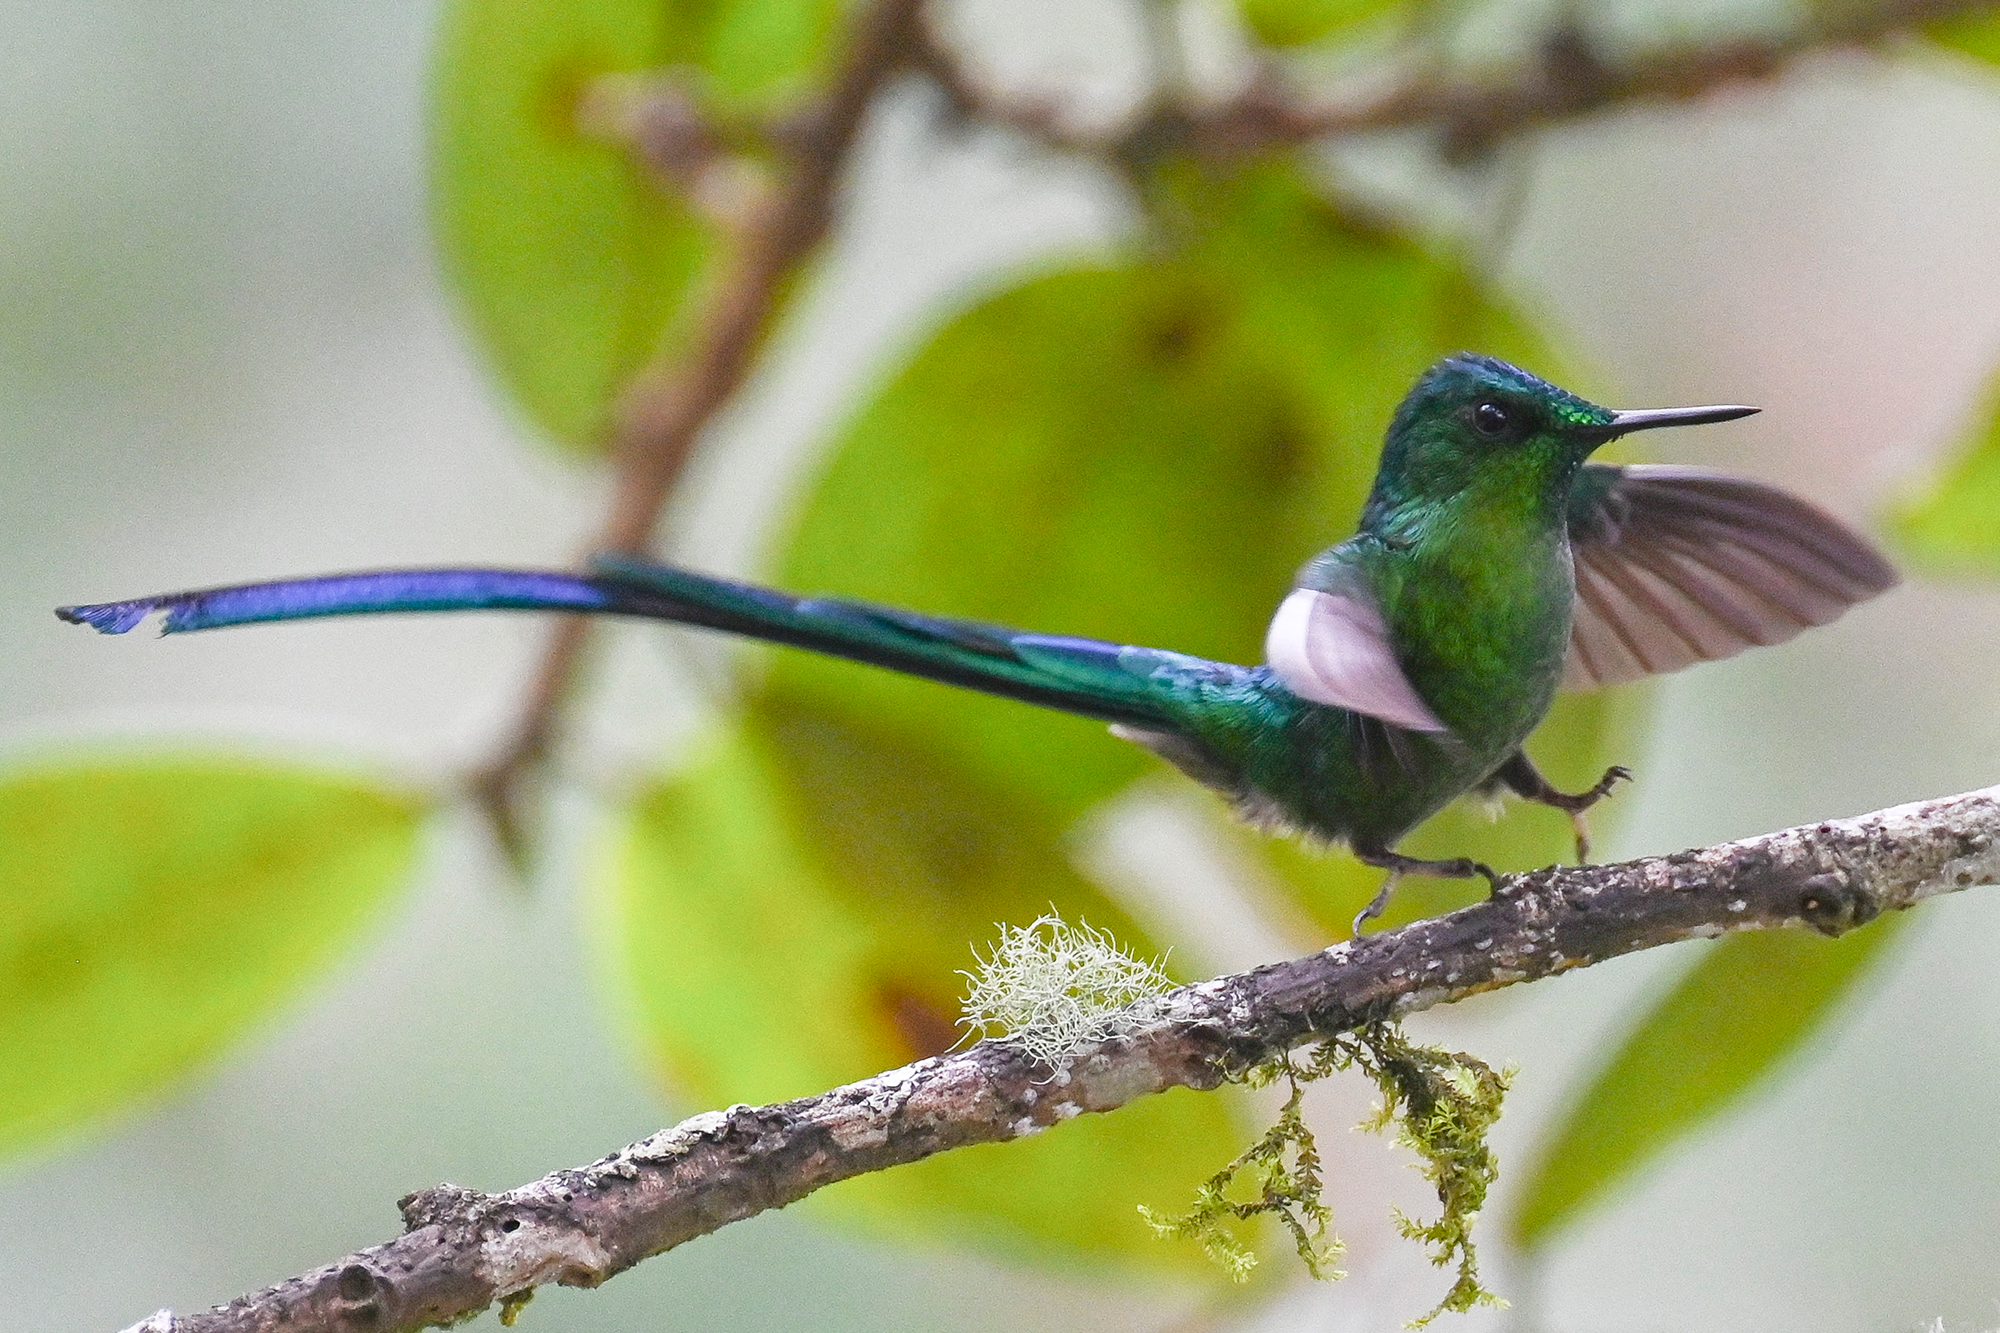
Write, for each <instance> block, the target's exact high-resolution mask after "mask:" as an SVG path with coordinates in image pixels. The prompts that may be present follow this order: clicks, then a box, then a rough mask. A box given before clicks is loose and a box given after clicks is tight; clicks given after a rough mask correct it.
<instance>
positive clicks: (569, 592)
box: [56, 556, 1193, 729]
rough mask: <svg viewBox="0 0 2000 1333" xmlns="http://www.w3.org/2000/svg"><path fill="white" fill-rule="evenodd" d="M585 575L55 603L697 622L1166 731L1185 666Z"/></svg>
mask: <svg viewBox="0 0 2000 1333" xmlns="http://www.w3.org/2000/svg"><path fill="white" fill-rule="evenodd" d="M594 565H595V569H596V572H595V573H593V574H590V575H575V574H556V573H543V572H538V571H533V570H507V569H415V570H380V571H376V572H372V573H362V574H335V575H330V576H327V577H323V578H310V579H286V580H282V581H278V582H272V583H247V584H240V585H236V586H233V587H227V588H209V589H204V590H200V591H195V592H182V593H168V594H165V595H162V596H158V597H141V598H137V599H135V600H132V601H126V602H105V603H101V604H98V605H93V606H65V607H61V608H59V609H58V610H57V611H56V614H57V615H58V616H60V617H61V618H62V619H64V620H67V621H70V622H72V623H74V624H79V625H89V626H91V627H92V628H94V629H96V630H99V631H101V632H102V633H105V634H123V633H125V632H126V631H128V630H130V629H132V628H134V627H135V626H137V625H139V624H140V623H141V622H143V621H144V620H145V619H146V618H147V617H148V616H150V615H152V614H153V613H154V612H161V613H163V614H164V619H163V621H162V624H161V632H162V633H165V634H181V633H187V632H190V631H193V630H204V629H220V628H222V627H224V626H227V625H248V624H254V623H257V622H260V621H276V620H309V619H314V618H316V617H320V616H343V615H366V614H371V613H377V612H394V611H480V610H506V611H580V612H586V613H596V614H601V615H623V616H639V617H644V618H647V619H652V620H666V621H672V622H675V623H677V624H682V625H698V626H702V627H704V628H708V629H716V630H723V631H725V632H728V633H731V634H742V635H746V636H748V637H750V638H756V639H765V640H768V641H770V642H773V643H783V644H790V645H793V646H795V647H800V648H809V649H811V650H813V651H815V652H821V653H828V654H831V655H833V656H836V657H845V658H850V659H852V660H854V661H857V662H866V663H869V664H871V665H874V666H880V667H887V668H889V669H891V670H894V671H902V672H906V673H908V674H910V675H916V676H924V677H927V678H928V679H931V680H937V681H943V682H945V683H946V684H951V685H960V686H964V687H966V688H969V689H975V690H982V691H985V692H986V693H989V694H998V695H1003V696H1005V697H1007V698H1011V699H1019V700H1022V701H1023V702H1026V703H1033V704H1040V705H1042V706H1044V707H1048V708H1057V709H1061V710H1063V711H1065V712H1071V713H1080V714H1082V715H1084V716H1086V717H1094V718H1098V719H1100V720H1102V721H1106V722H1121V723H1125V724H1127V725H1131V726H1139V727H1149V728H1160V727H1166V728H1169V729H1172V727H1173V718H1172V716H1171V715H1170V714H1169V712H1168V711H1167V707H1166V705H1167V700H1166V698H1165V693H1166V692H1165V690H1164V688H1163V686H1164V683H1165V682H1164V680H1163V679H1162V672H1163V671H1164V672H1171V671H1172V670H1173V669H1174V668H1175V667H1176V666H1179V665H1182V664H1188V665H1192V664H1193V660H1192V659H1187V658H1183V657H1181V656H1180V655H1179V654H1176V653H1167V652H1162V651H1159V650H1157V649H1150V648H1132V647H1125V646H1121V645H1119V644H1113V643H1106V642H1103V641H1101V640H1096V639H1076V638H1067V637H1062V636H1057V635H1048V634H1027V633H1021V632H1019V631H1015V630H1009V629H1002V628H999V627H997V626H993V625H982V624H979V623H977V622H974V621H968V620H950V619H946V618H943V617H939V616H926V615H919V614H917V613H915V612H910V611H899V610H895V609H894V608H891V607H883V606H874V605H870V604H869V603H866V602H851V601H843V600H839V599H834V598H826V597H793V596H791V595H789V594H786V593H781V592H776V591H774V590H772V589H769V588H760V587H757V586H755V585H754V584H747V583H735V582H731V581H730V580H727V579H718V578H712V577H710V576H708V575H705V574H696V573H694V572H692V571H690V570H685V569H676V568H674V567H672V566H669V565H655V564H650V563H647V562H644V561H638V560H628V559H624V558H619V557H609V556H607V557H600V558H599V559H598V560H597V561H595V562H594Z"/></svg>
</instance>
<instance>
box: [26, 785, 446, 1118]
mask: <svg viewBox="0 0 2000 1333" xmlns="http://www.w3.org/2000/svg"><path fill="white" fill-rule="evenodd" d="M421 813H422V810H421V807H420V805H419V803H418V802H417V801H416V800H414V799H412V798H411V797H409V796H406V795H401V794H396V793H391V792H386V791H383V790H380V789H378V788H376V787H373V786H370V785H367V784H364V783H362V782H359V781H357V780H355V779H351V778H345V777H337V776H333V775H330V774H323V773H316V772H312V771H309V770H304V769H296V768H285V767H278V766H274V765H268V764H260V763H253V762H250V761H247V760H232V759H219V758H186V759H172V758H158V759H127V760H120V761H112V760H106V761H101V762H93V763H82V764H75V765H60V766H45V767H33V768H17V769H16V770H14V771H13V772H11V773H7V774H5V775H4V776H0V1070H4V1071H6V1072H5V1075H4V1077H0V1150H5V1149H14V1148H18V1147H20V1146H21V1145H23V1144H26V1143H29V1142H31V1141H33V1140H36V1139H40V1138H44V1137H46V1136H48V1135H50V1134H52V1133H55V1132H57V1131H59V1130H63V1129H67V1128H70V1127H71V1126H74V1125H76V1124H78V1123H81V1122H83V1121H85V1120H87V1119H90V1118H92V1117H95V1116H98V1115H101V1114H103V1113H104V1112H106V1111H110V1110H113V1109H116V1108H118V1107H121V1106H124V1105H126V1104H128V1103H130V1102H132V1101H134V1100H136V1099H138V1098H140V1097H142V1096H145V1095H147V1094H149V1093H152V1092H155V1091H157V1090H158V1089H160V1088H161V1087H163V1086H165V1085H167V1084H168V1083H170V1082H171V1081H173V1080H174V1079H176V1078H178V1077H179V1076H181V1075H182V1074H184V1073H185V1072H186V1071H187V1070H188V1069H189V1068H190V1067H191V1066H194V1065H195V1064H197V1063H198V1062H200V1061H201V1060H203V1059H205V1058H207V1057H210V1056H212V1055H214V1054H215V1053H216V1052H217V1051H219V1050H221V1049H223V1048H224V1047H226V1046H227V1045H228V1044H229V1043H230V1042H232V1041H234V1040H236V1039H237V1038H239V1037H241V1036H242V1035H243V1034H244V1032H245V1031H246V1030H248V1029H249V1027H250V1026H251V1025H252V1024H254V1023H255V1022H256V1021H257V1020H259V1019H260V1018H263V1017H264V1016H265V1015H267V1014H268V1013H270V1011H271V1010H272V1009H273V1008H274V1007H275V1006H277V1005H279V1004H281V1003H283V1002H284V1001H286V1000H288V999H290V998H291V997H292V996H293V995H295V994H297V993H298V991H299V990H300V989H301V988H302V987H303V986H304V985H305V984H307V983H308V982H309V981H310V980H311V979H312V978H313V977H314V976H315V975H316V974H318V973H319V972H320V971H322V970H323V969H324V968H325V967H326V966H327V964H328V963H329V962H331V961H332V960H333V959H334V958H336V957H337V956H339V954H340V953H341V952H342V950H344V949H345V948H347V947H348V946H349V945H350V944H352V942H353V941H354V939H355V936H356V934H357V932H358V931H359V930H360V928H361V926H362V925H363V924H364V923H365V922H366V921H367V919H368V918H369V917H370V916H371V915H372V914H373V913H374V912H375V910H376V909H377V908H378V907H379V905H380V904H381V902H382V901H383V899H384V898H385V897H386V896H387V895H388V894H389V893H390V892H391V891H392V890H393V889H394V888H395V887H396V886H397V885H398V884H399V883H400V882H401V880H402V879H403V878H404V876H405V875H406V874H407V873H408V871H409V867H410V861H411V854H412V850H413V848H414V846H415V839H416V830H417V824H418V820H419V817H420V815H421Z"/></svg>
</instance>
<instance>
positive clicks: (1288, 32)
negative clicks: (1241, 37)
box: [1236, 0, 1401, 46]
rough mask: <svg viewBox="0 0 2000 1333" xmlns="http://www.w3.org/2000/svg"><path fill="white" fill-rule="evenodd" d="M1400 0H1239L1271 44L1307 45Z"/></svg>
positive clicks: (1352, 26) (1385, 10)
mask: <svg viewBox="0 0 2000 1333" xmlns="http://www.w3.org/2000/svg"><path fill="white" fill-rule="evenodd" d="M1400 5H1401V0H1236V7H1237V10H1238V11H1239V12H1240V13H1241V14H1242V15H1243V21H1244V22H1245V23H1247V24H1249V25H1250V30H1251V31H1252V32H1254V33H1256V34H1257V37H1258V39H1259V40H1261V41H1263V42H1265V43H1266V44H1268V45H1271V46H1305V45H1308V44H1310V43H1312V42H1317V41H1322V40H1324V39H1326V38H1328V37H1331V36H1333V35H1335V34H1336V33H1344V32H1351V31H1352V30H1353V29H1355V28H1358V27H1360V26H1361V25H1362V24H1364V23H1366V22H1368V21H1369V20H1371V19H1375V18H1379V17H1381V16H1382V15H1384V14H1387V13H1390V12H1391V11H1393V10H1395V9H1397V8H1399V7H1400Z"/></svg>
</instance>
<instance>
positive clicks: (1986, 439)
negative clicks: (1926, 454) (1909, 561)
mask: <svg viewBox="0 0 2000 1333" xmlns="http://www.w3.org/2000/svg"><path fill="white" fill-rule="evenodd" d="M1976 420H1977V421H1978V422H1979V427H1978V430H1977V432H1976V434H1975V436H1974V438H1973V439H1972V440H1971V441H1969V442H1968V444H1967V445H1966V447H1964V448H1963V449H1962V450H1961V451H1960V452H1959V455H1958V457H1957V458H1956V459H1955V460H1953V461H1952V462H1951V463H1950V464H1949V465H1948V466H1947V467H1946V468H1945V469H1944V471H1943V473H1942V474H1941V475H1940V476H1939V477H1938V478H1937V480H1936V481H1935V482H1933V483H1932V484H1931V485H1930V486H1929V487H1927V488H1926V489H1925V491H1924V492H1923V494H1921V495H1919V496H1916V497H1914V498H1912V499H1909V500H1907V501H1905V502H1904V503H1903V504H1902V505H1901V506H1899V508H1898V509H1897V511H1896V514H1895V517H1894V524H1895V531H1896V535H1897V536H1898V537H1900V538H1901V539H1902V542H1903V545H1904V546H1905V547H1906V548H1907V549H1908V550H1909V551H1910V553H1911V554H1912V555H1914V556H1915V557H1916V558H1917V560H1918V561H1919V562H1921V563H1922V564H1924V565H1926V566H1928V567H1930V568H1931V569H1934V570H1937V571H1939V572H1941V573H1949V574H1970V575H1981V576H1985V577H1989V578H1990V577H1992V576H1994V575H1996V574H2000V523H1996V522H1995V521H1994V515H1995V514H2000V376H1996V377H1995V378H1994V380H1993V381H1992V382H1991V383H1990V384H1989V385H1988V386H1987V390H1986V393H1985V396H1984V398H1983V399H1982V401H1981V404H1980V407H1979V409H1978V415H1977V417H1976Z"/></svg>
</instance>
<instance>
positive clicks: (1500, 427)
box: [1472, 402, 1513, 436]
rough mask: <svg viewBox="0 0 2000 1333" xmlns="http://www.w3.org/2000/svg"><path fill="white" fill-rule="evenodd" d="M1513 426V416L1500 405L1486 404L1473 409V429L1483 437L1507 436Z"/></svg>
mask: <svg viewBox="0 0 2000 1333" xmlns="http://www.w3.org/2000/svg"><path fill="white" fill-rule="evenodd" d="M1512 424H1513V417H1512V415H1511V414H1509V412H1508V411H1507V409H1506V408H1504V407H1502V406H1501V405H1500V404H1498V403H1495V402H1484V403H1480V404H1479V405H1478V406H1476V407H1474V408H1473V409H1472V428H1473V429H1474V430H1476V431H1478V432H1479V433H1480V434H1481V435H1488V436H1497V435H1505V434H1506V433H1507V428H1508V427H1509V426H1511V425H1512Z"/></svg>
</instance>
